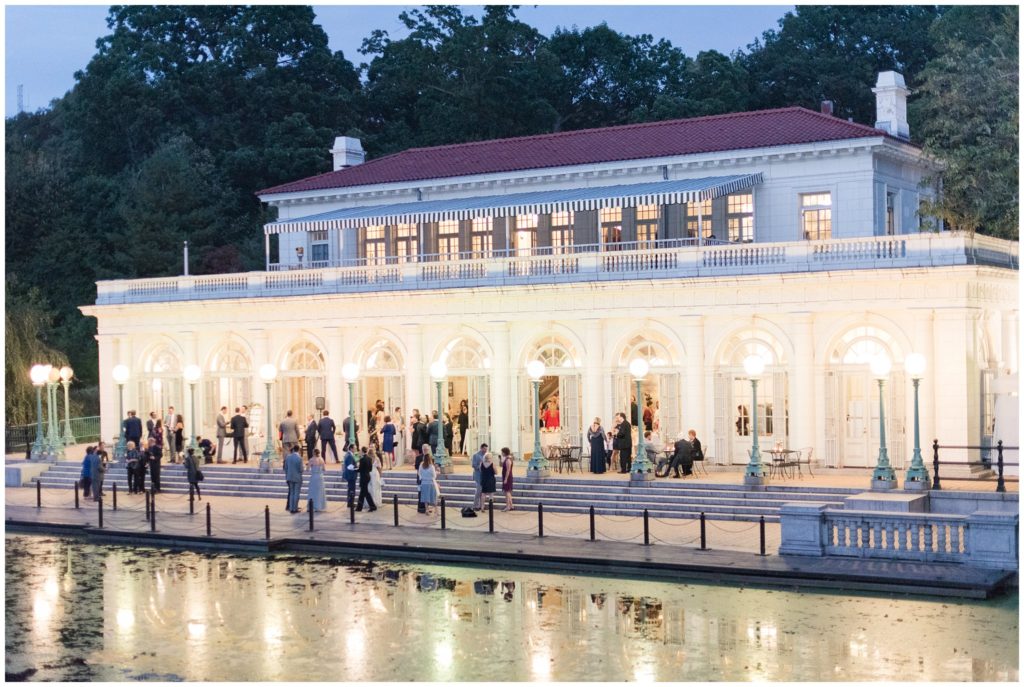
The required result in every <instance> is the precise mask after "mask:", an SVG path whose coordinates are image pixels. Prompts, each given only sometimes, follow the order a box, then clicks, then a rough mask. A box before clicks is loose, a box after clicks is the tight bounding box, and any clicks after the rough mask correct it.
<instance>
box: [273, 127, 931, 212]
mask: <svg viewBox="0 0 1024 687" xmlns="http://www.w3.org/2000/svg"><path fill="white" fill-rule="evenodd" d="M878 148H885V149H887V150H890V151H892V153H893V154H899V153H902V154H904V155H910V154H911V153H910V151H913V152H914V153H917V155H918V157H912V158H911V159H913V160H919V159H920V156H921V153H920V151H918V150H917V149H916V148H913V147H912V146H909V145H905V144H901V143H896V142H894V141H892V140H890V139H887V138H885V137H884V136H872V137H867V138H854V139H843V140H839V141H821V142H817V143H801V144H794V145H785V146H771V147H767V148H745V149H741V150H725V151H718V152H714V153H699V154H693V155H673V156H666V157H657V158H644V159H642V160H619V161H614V162H601V163H595V164H588V165H571V166H565V167H548V168H543V169H537V168H534V169H526V170H517V171H510V172H500V173H493V174H475V175H467V176H461V177H445V178H442V179H423V180H419V181H403V182H395V183H388V184H374V185H366V186H353V187H346V188H333V189H318V190H314V191H300V192H295V193H273V194H263V195H261V196H259V198H260V200H262V201H264V202H266V203H268V204H270V205H274V206H282V205H303V204H310V203H323V202H352V201H366V200H371V199H376V198H379V199H381V200H382V201H386V202H392V201H393V200H394V199H395V198H396V197H405V196H409V195H412V194H415V193H416V192H418V191H422V192H424V193H426V194H429V193H430V192H451V191H471V190H475V191H481V190H487V191H490V192H491V193H493V192H494V191H495V190H496V189H501V188H508V187H516V186H522V185H526V184H536V183H551V182H558V181H563V180H564V181H566V182H567V183H578V182H579V181H581V180H582V181H587V180H595V181H602V182H605V184H609V185H610V184H612V183H614V182H615V181H616V180H618V179H629V178H630V177H636V176H640V175H644V174H660V173H662V168H664V167H667V168H668V174H669V177H670V178H682V177H686V176H689V175H691V174H693V173H694V172H700V171H702V170H716V173H719V172H718V171H717V170H721V169H727V168H729V167H733V166H737V165H750V164H757V163H758V162H759V161H762V160H763V161H766V162H773V161H784V160H796V159H799V158H803V157H808V156H810V157H819V156H832V155H841V154H844V155H845V154H855V153H857V152H860V151H865V150H873V149H878ZM597 185H601V184H597Z"/></svg>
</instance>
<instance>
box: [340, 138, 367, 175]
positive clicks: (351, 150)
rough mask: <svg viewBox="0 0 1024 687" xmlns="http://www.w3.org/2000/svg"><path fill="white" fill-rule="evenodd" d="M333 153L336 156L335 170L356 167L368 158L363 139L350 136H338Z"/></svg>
mask: <svg viewBox="0 0 1024 687" xmlns="http://www.w3.org/2000/svg"><path fill="white" fill-rule="evenodd" d="M331 155H333V156H334V171H338V170H339V169H346V168H348V167H354V166H355V165H359V164H362V162H363V160H365V159H366V153H365V152H364V151H363V143H362V141H360V140H359V139H358V138H351V137H349V136H338V137H337V138H335V139H334V147H333V148H331Z"/></svg>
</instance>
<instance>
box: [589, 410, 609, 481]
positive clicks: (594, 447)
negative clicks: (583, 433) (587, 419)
mask: <svg viewBox="0 0 1024 687" xmlns="http://www.w3.org/2000/svg"><path fill="white" fill-rule="evenodd" d="M587 441H589V442H590V471H591V472H592V473H594V474H595V475H600V474H602V473H603V472H604V467H605V465H606V456H605V452H604V427H602V426H601V418H599V417H595V418H594V421H593V422H592V423H591V425H590V429H588V430H587Z"/></svg>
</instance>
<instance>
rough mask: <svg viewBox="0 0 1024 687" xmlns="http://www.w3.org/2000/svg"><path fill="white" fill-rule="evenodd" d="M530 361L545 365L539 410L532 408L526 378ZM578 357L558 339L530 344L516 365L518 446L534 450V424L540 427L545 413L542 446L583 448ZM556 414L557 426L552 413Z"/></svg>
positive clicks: (548, 337)
mask: <svg viewBox="0 0 1024 687" xmlns="http://www.w3.org/2000/svg"><path fill="white" fill-rule="evenodd" d="M531 360H539V361H540V362H542V363H544V367H545V370H546V373H545V375H544V377H543V378H542V379H541V383H540V402H539V408H538V407H534V404H533V387H532V384H531V381H530V378H529V376H528V375H527V374H526V364H527V363H528V362H529V361H531ZM579 368H580V357H579V355H578V353H577V352H576V350H575V349H574V348H573V346H572V344H571V343H569V342H568V341H567V340H566V339H564V338H563V337H560V336H558V335H548V336H545V337H543V338H541V339H539V340H537V341H535V342H534V343H533V345H532V346H530V347H529V348H528V349H527V353H526V355H525V356H523V358H522V359H521V360H520V365H519V433H520V446H523V447H530V448H532V446H533V427H534V423H540V422H541V418H542V417H543V413H544V410H545V409H547V410H548V411H549V412H548V415H547V417H548V418H549V421H548V422H547V423H546V425H545V426H543V427H542V428H541V444H542V445H544V446H547V445H549V444H555V443H562V442H563V441H566V442H568V443H570V444H573V445H582V440H583V439H582V438H583V425H582V417H581V410H580V409H581V407H582V391H583V390H582V384H581V376H580V370H579ZM555 410H557V422H556V421H555V420H554V414H553V412H552V411H555Z"/></svg>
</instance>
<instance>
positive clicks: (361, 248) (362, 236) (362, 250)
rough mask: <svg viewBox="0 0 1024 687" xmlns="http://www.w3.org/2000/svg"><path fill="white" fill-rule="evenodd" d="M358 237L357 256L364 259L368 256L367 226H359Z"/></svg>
mask: <svg viewBox="0 0 1024 687" xmlns="http://www.w3.org/2000/svg"><path fill="white" fill-rule="evenodd" d="M356 237H357V238H356V257H357V258H358V259H360V260H363V259H365V258H366V227H359V228H358V229H357V230H356Z"/></svg>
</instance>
